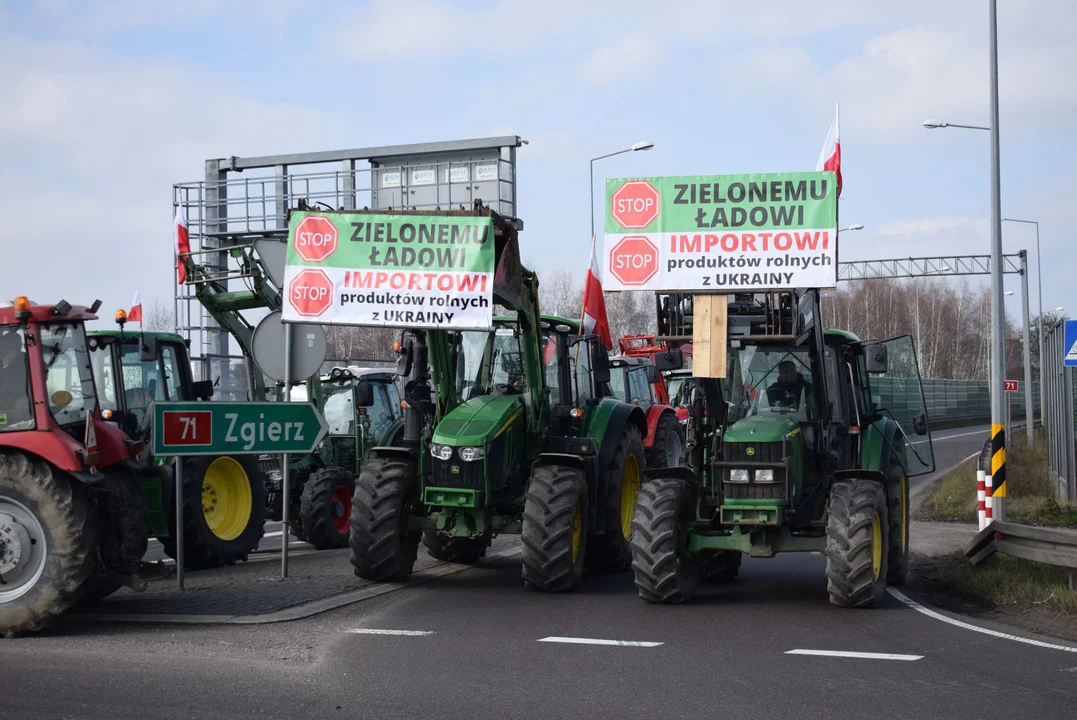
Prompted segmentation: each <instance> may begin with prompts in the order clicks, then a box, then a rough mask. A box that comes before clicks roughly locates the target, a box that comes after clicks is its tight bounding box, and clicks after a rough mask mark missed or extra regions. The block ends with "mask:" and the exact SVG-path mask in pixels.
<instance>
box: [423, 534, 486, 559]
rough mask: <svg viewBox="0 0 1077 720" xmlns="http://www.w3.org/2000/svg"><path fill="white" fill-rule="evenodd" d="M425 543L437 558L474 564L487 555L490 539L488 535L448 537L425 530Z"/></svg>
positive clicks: (428, 550)
mask: <svg viewBox="0 0 1077 720" xmlns="http://www.w3.org/2000/svg"><path fill="white" fill-rule="evenodd" d="M423 545H425V546H426V550H427V552H429V553H430V557H432V558H434V559H435V560H441V561H442V562H451V563H462V564H464V565H474V564H475V563H477V562H478V561H479V560H481V559H482V558H483V557H484V556H485V555H486V548H488V547H489V546H490V540H489V538H486V537H477V538H462V537H453V538H447V537H442V536H441V535H438V534H437V533H435V532H424V533H423Z"/></svg>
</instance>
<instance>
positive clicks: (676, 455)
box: [647, 410, 684, 468]
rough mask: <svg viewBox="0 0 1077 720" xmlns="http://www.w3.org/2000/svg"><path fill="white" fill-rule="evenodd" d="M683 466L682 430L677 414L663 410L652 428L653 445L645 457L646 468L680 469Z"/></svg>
mask: <svg viewBox="0 0 1077 720" xmlns="http://www.w3.org/2000/svg"><path fill="white" fill-rule="evenodd" d="M683 464H684V428H682V427H681V424H680V422H678V421H677V413H675V412H673V411H672V410H665V411H663V412H662V416H661V417H659V418H658V423H657V424H656V425H655V428H654V444H653V445H652V446H651V451H650V453H649V455H648V457H647V467H652V468H663V467H680V466H681V465H683Z"/></svg>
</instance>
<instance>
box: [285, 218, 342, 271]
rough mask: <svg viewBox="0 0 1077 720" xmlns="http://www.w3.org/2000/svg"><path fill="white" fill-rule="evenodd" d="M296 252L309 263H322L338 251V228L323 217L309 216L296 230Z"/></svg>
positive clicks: (294, 239)
mask: <svg viewBox="0 0 1077 720" xmlns="http://www.w3.org/2000/svg"><path fill="white" fill-rule="evenodd" d="M292 242H293V243H294V244H295V251H296V252H297V253H299V257H301V258H303V259H304V260H306V261H307V262H321V261H322V260H325V259H326V258H327V257H329V256H330V255H332V254H333V251H334V250H336V249H337V228H336V226H335V225H333V223H331V222H329V218H327V217H325V216H323V215H308V216H307V217H305V218H303V219H302V220H301V221H300V223H299V225H298V226H297V227H296V229H295V237H294V238H293V240H292Z"/></svg>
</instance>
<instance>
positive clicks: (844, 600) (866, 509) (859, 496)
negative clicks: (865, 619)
mask: <svg viewBox="0 0 1077 720" xmlns="http://www.w3.org/2000/svg"><path fill="white" fill-rule="evenodd" d="M888 535H889V525H888V513H887V507H886V492H885V491H884V489H883V486H882V485H880V484H879V483H877V482H874V481H871V480H848V481H840V482H836V483H834V485H833V487H831V489H830V509H829V512H828V514H827V521H826V552H825V554H826V577H827V586H826V589H827V592H828V593H829V594H830V602H831V603H832V604H834V605H838V606H840V607H856V608H874V607H878V606H879V603H881V602H882V600H883V593H885V592H886V576H887V570H886V568H887V565H886V559H887V558H886V556H887V551H888V549H889V548H888V542H887V536H888Z"/></svg>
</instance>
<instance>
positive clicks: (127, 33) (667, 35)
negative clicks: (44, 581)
mask: <svg viewBox="0 0 1077 720" xmlns="http://www.w3.org/2000/svg"><path fill="white" fill-rule="evenodd" d="M999 5H1000V10H999V26H1000V27H999V35H1000V40H999V42H1000V88H1001V106H1002V119H1001V124H1000V128H1001V133H1002V134H1001V137H1002V172H1003V179H1002V204H1003V215H1004V216H1009V217H1023V218H1030V219H1035V220H1039V221H1040V223H1041V237H1042V243H1043V254H1044V277H1043V281H1044V282H1043V285H1044V287H1043V290H1044V305H1045V307H1047V308H1054V307H1055V306H1057V305H1067V306H1072V307H1071V308H1070V310H1071V312H1074V313H1077V296H1075V294H1074V293H1075V292H1077V290H1075V289H1074V288H1075V283H1074V282H1073V278H1074V277H1075V273H1074V267H1075V266H1077V249H1075V248H1074V242H1073V240H1072V238H1071V231H1070V230H1067V228H1072V227H1073V226H1075V225H1077V198H1075V197H1074V195H1075V193H1077V133H1075V131H1077V36H1075V34H1074V30H1073V28H1074V27H1077V3H1075V2H1073V1H1072V0H1021V1H1020V2H1018V0H1001V2H1000V3H999ZM987 30H988V28H987V2H986V0H931V1H930V2H928V1H927V0H905V1H904V2H901V3H893V2H882V1H879V2H875V1H874V0H872V1H870V2H865V1H864V0H816V1H814V2H813V1H811V0H772V1H771V2H767V3H756V2H743V0H742V1H741V2H731V1H727V0H664V1H663V2H661V3H654V2H650V1H646V0H574V1H573V0H543V1H542V2H538V1H537V0H502V1H500V2H496V1H490V2H477V1H472V2H467V1H463V0H456V1H452V0H392V1H391V2H390V1H388V0H386V1H382V0H377V1H372V2H366V3H362V2H352V3H343V2H330V0H263V1H261V2H257V1H255V0H233V1H230V2H229V1H227V0H186V2H176V1H174V0H172V1H169V2H163V1H162V2H158V1H157V0H111V1H106V2H91V1H89V0H39V1H38V2H30V1H29V0H0V157H2V158H3V160H2V161H0V211H2V217H3V223H2V225H0V240H2V242H3V248H4V254H3V260H2V262H0V286H2V287H3V291H4V292H5V293H7V294H8V295H9V296H14V295H16V294H28V295H30V296H31V297H33V298H34V299H35V300H37V301H40V302H47V301H54V300H55V299H57V298H58V297H60V296H63V297H65V298H67V299H68V300H70V301H72V302H82V301H85V302H87V303H89V302H90V301H92V300H93V299H94V298H96V297H100V298H101V299H102V300H104V302H105V308H106V309H108V310H111V309H113V308H116V307H119V306H124V305H126V304H128V303H129V299H130V297H131V296H132V294H133V292H134V290H135V289H136V287H140V288H141V290H142V296H143V298H144V300H146V301H147V302H149V301H152V300H153V299H157V300H159V301H160V302H164V303H169V304H171V296H172V289H171V288H172V275H171V272H172V271H171V267H172V266H171V262H172V254H171V253H172V250H171V242H172V240H171V213H172V210H171V204H170V202H171V185H172V184H173V183H175V182H178V181H192V180H199V179H200V178H201V175H202V173H203V161H204V160H205V159H206V158H211V157H227V156H230V155H240V156H242V155H264V154H275V153H284V152H297V151H309V150H332V149H340V148H350V147H367V146H374V145H384V144H398V143H411V142H425V141H435V140H449V139H460V138H471V137H485V136H490V135H504V134H518V135H520V136H522V137H524V138H526V139H527V140H528V141H529V144H528V145H527V146H525V147H524V148H522V149H521V150H520V154H519V177H520V180H519V197H520V215H521V216H522V217H523V218H524V219H525V221H526V224H527V229H526V232H525V233H524V236H523V243H524V253H525V256H526V257H528V258H529V259H530V261H531V262H532V263H533V264H534V265H536V266H537V267H538V269H539V270H540V271H541V270H552V269H554V268H559V267H567V268H569V269H572V270H575V271H578V272H579V273H580V274H581V276H582V273H583V269H584V267H585V265H586V261H587V253H588V242H589V208H588V186H587V185H588V160H589V158H591V157H594V156H596V155H600V154H604V153H607V152H611V151H614V150H618V149H620V148H622V147H626V146H628V145H630V144H632V143H633V142H636V141H638V140H649V141H651V142H653V143H655V149H654V150H652V151H650V152H647V153H632V154H628V155H623V156H619V157H616V158H611V159H609V160H605V161H603V162H601V163H600V164H599V165H597V168H598V172H597V177H596V188H598V189H597V190H596V192H598V193H601V188H602V180H603V179H604V178H605V177H617V176H625V175H674V174H677V175H682V174H683V175H688V174H715V173H738V172H769V171H791V170H810V169H813V168H814V164H815V160H816V158H817V156H818V154H819V149H820V146H821V144H822V142H823V139H824V137H825V135H826V132H827V128H828V127H829V125H830V122H831V119H832V116H833V110H834V103H835V101H839V102H840V103H841V107H842V145H843V153H844V162H843V174H844V180H845V183H844V191H843V195H842V203H841V218H842V224H843V225H845V224H851V223H862V224H863V225H865V226H866V229H865V230H863V231H861V232H858V233H849V234H847V235H845V236H844V237H843V245H842V251H841V252H842V259H843V260H852V259H867V258H884V257H907V256H921V255H934V254H939V253H987V252H989V245H988V223H987V215H988V211H989V184H990V179H989V173H988V168H989V156H988V135H987V133H984V132H977V131H969V130H958V129H949V130H932V131H928V130H925V129H924V128H923V127H922V126H921V123H922V121H923V120H924V119H926V118H941V119H945V120H949V121H952V122H958V123H967V124H987V121H988V79H987V71H988V55H987ZM1034 243H1035V236H1034V234H1033V230H1032V228H1031V227H1025V226H1020V225H1009V224H1007V225H1006V226H1005V227H1004V244H1005V249H1006V252H1016V251H1017V250H1018V249H1020V248H1025V247H1028V248H1030V249H1033V248H1034ZM1033 282H1035V275H1033ZM1007 283H1008V287H1013V288H1014V289H1019V284H1018V280H1017V278H1016V277H1013V278H1009V279H1008V280H1007ZM1016 299H1017V298H1016V297H1015V298H1010V299H1009V300H1011V301H1016ZM1033 302H1034V304H1033V310H1035V301H1033ZM1019 308H1020V306H1019V305H1018V304H1017V303H1016V302H1014V303H1013V304H1012V305H1011V306H1010V307H1009V310H1010V312H1011V313H1014V314H1016V313H1017V312H1018V311H1019ZM109 314H111V313H109Z"/></svg>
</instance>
